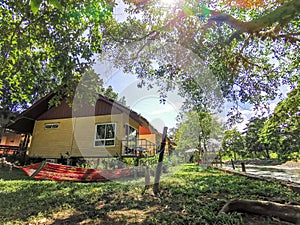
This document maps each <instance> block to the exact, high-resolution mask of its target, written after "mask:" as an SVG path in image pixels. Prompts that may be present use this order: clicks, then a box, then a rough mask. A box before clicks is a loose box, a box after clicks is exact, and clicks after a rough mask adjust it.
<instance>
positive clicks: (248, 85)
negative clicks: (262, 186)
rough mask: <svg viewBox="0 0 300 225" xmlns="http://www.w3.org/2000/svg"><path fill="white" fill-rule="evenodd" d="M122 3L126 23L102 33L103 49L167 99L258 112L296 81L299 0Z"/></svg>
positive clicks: (127, 70)
mask: <svg viewBox="0 0 300 225" xmlns="http://www.w3.org/2000/svg"><path fill="white" fill-rule="evenodd" d="M124 2H126V3H128V4H129V6H128V10H127V11H126V12H127V13H128V19H127V20H126V21H124V22H120V23H117V22H116V23H114V24H113V25H111V26H107V27H106V29H104V43H105V49H106V50H107V52H109V54H108V55H109V56H111V58H112V60H114V61H115V64H116V65H117V66H120V67H123V68H124V70H125V71H126V72H133V73H135V74H137V76H138V78H139V79H140V80H141V82H140V84H141V86H143V85H148V87H151V86H152V84H153V83H156V84H158V85H160V87H161V88H160V90H161V92H160V94H161V97H162V99H164V98H165V97H166V93H167V91H174V90H176V88H178V89H179V93H181V94H182V95H183V96H185V97H187V99H188V101H189V102H190V103H192V102H194V103H197V105H206V106H209V107H211V108H214V107H217V106H218V105H219V104H215V102H220V101H219V100H218V99H220V97H226V98H227V99H228V100H229V101H232V102H234V103H235V104H238V103H239V102H243V103H244V102H248V103H251V104H254V105H255V107H256V108H258V107H259V106H261V105H264V104H266V103H267V102H268V100H273V99H275V97H276V96H278V95H279V94H280V89H279V87H280V86H281V85H282V84H288V85H291V86H293V85H295V83H296V82H297V80H299V73H298V65H299V55H300V54H299V47H298V46H299V38H298V36H299V29H298V28H299V12H300V6H299V2H298V1H297V0H291V1H271V0H267V1H255V3H253V4H250V2H251V1H247V2H249V4H246V5H245V4H240V3H241V2H244V1H225V2H224V1H206V2H204V3H203V4H199V1H194V0H185V1H175V2H174V3H173V4H168V5H164V4H162V3H161V2H160V1H158V0H157V1H156V0H149V1H133V0H124ZM257 2H259V4H256V3H257ZM250 5H251V7H250ZM109 50H110V51H109ZM199 77H200V78H201V77H203V78H204V79H202V80H204V82H199V81H198V78H199ZM210 77H211V78H212V80H213V81H214V82H212V83H215V85H216V86H214V85H212V83H211V82H210V81H209V79H207V78H210ZM206 80H207V81H206ZM207 82H208V83H207ZM207 84H208V85H207ZM207 86H208V87H209V88H208V89H209V90H206V87H207ZM220 93H221V94H220ZM212 100H213V101H212ZM233 116H234V115H233Z"/></svg>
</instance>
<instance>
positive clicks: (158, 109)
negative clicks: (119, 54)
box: [94, 62, 183, 132]
mask: <svg viewBox="0 0 300 225" xmlns="http://www.w3.org/2000/svg"><path fill="white" fill-rule="evenodd" d="M94 69H95V71H96V72H97V73H99V74H101V78H102V79H103V81H104V86H105V87H108V86H109V85H111V86H112V87H113V90H114V91H115V92H117V93H118V95H119V97H122V96H125V100H126V105H128V106H129V107H130V108H131V109H132V110H134V111H135V112H137V113H139V114H141V115H142V116H143V117H145V118H146V119H147V120H148V121H149V122H150V123H151V124H152V125H153V126H154V127H155V128H156V129H157V130H158V131H159V132H162V131H163V127H164V126H166V127H168V128H169V129H170V128H172V127H175V126H176V123H177V121H176V116H177V115H178V113H179V111H180V107H181V105H182V102H183V99H182V98H181V97H180V96H179V95H177V94H176V93H169V94H168V98H167V99H166V103H165V104H162V103H160V101H159V100H160V98H159V94H158V92H157V91H158V89H157V87H154V88H153V89H150V90H147V88H138V87H137V84H138V82H139V81H138V79H137V78H136V77H135V76H134V75H132V74H124V73H123V72H122V71H120V70H117V69H115V68H113V66H112V65H111V64H110V63H108V62H106V63H105V64H100V63H97V64H96V65H95V66H94Z"/></svg>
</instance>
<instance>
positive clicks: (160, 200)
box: [0, 165, 300, 224]
mask: <svg viewBox="0 0 300 225" xmlns="http://www.w3.org/2000/svg"><path fill="white" fill-rule="evenodd" d="M15 173H17V171H15V170H14V171H13V173H12V174H8V171H4V170H3V169H1V170H0V177H2V180H0V183H1V185H0V193H1V195H0V208H1V211H0V221H1V223H3V224H24V223H26V224H27V223H28V224H29V223H31V224H34V223H36V224H37V223H43V224H53V223H64V224H75V223H89V224H102V223H103V224H125V223H126V224H196V223H197V224H247V222H249V221H247V217H245V218H243V217H242V216H241V215H237V214H235V213H233V214H228V215H227V214H224V215H218V211H219V210H220V209H221V207H222V206H223V205H224V204H225V203H226V200H229V199H233V198H242V199H243V198H245V199H255V200H271V201H277V202H286V203H294V204H297V203H298V204H299V203H300V198H299V196H298V195H297V194H295V193H293V192H291V191H290V190H288V189H287V188H284V187H282V186H280V185H279V184H276V183H271V182H264V181H257V180H249V179H247V178H245V177H240V176H232V175H228V174H224V173H222V172H219V171H215V170H201V171H200V172H199V167H198V166H194V165H185V166H184V168H183V169H182V170H180V171H179V172H178V173H176V174H175V175H173V176H172V177H169V178H168V179H166V180H164V181H162V182H161V189H162V193H161V196H160V197H153V196H151V195H147V194H145V195H142V192H143V187H144V186H143V181H135V180H132V181H127V182H106V183H66V182H65V183H63V182H52V181H38V180H32V179H28V177H26V176H25V175H24V174H23V175H21V174H19V173H18V174H15ZM3 175H4V176H3ZM10 177H11V178H12V177H13V179H10ZM249 216H250V217H251V220H250V221H252V222H253V220H255V218H256V217H254V216H253V215H252V216H251V215H249ZM249 216H248V218H249ZM256 222H258V223H257V224H268V222H270V219H268V218H261V217H259V218H257V219H256ZM280 223H281V222H278V223H277V224H280ZM248 224H249V223H248ZM272 224H276V223H275V221H272Z"/></svg>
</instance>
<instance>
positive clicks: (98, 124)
mask: <svg viewBox="0 0 300 225" xmlns="http://www.w3.org/2000/svg"><path fill="white" fill-rule="evenodd" d="M104 125H105V134H104V138H103V139H101V138H98V139H97V128H98V126H104ZM107 125H113V126H114V137H113V138H105V136H106V126H107ZM116 133H117V124H116V123H97V124H95V136H94V147H96V148H99V147H115V146H116ZM97 141H104V144H103V145H96V142H97ZM106 141H114V144H113V145H106Z"/></svg>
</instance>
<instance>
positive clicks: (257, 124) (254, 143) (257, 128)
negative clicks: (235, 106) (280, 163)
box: [245, 118, 270, 159]
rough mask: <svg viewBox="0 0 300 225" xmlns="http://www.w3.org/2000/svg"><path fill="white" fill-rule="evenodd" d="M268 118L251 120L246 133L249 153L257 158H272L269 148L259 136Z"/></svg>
mask: <svg viewBox="0 0 300 225" xmlns="http://www.w3.org/2000/svg"><path fill="white" fill-rule="evenodd" d="M265 121H266V118H251V119H250V120H249V123H248V124H247V128H246V131H245V143H246V149H247V152H248V153H249V154H250V155H252V157H253V155H254V156H255V157H256V158H260V157H266V158H268V159H269V158H270V152H269V150H270V149H268V148H267V146H265V145H264V143H263V142H262V141H261V140H260V139H259V134H260V132H261V130H262V128H263V126H264V123H265Z"/></svg>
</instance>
